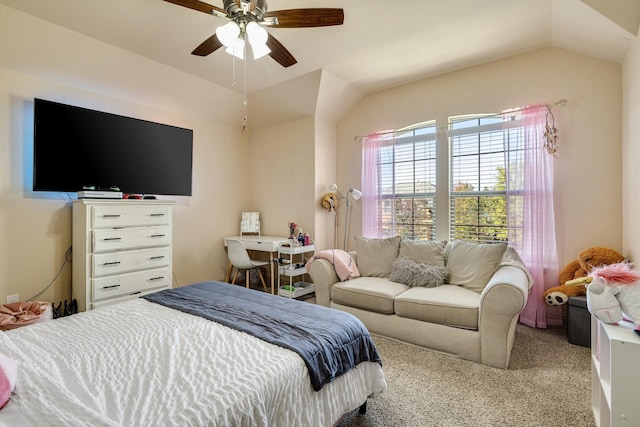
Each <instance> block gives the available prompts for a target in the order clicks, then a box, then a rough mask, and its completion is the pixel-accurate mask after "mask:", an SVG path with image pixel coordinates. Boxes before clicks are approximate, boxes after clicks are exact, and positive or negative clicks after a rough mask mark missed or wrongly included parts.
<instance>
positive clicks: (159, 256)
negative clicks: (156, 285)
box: [149, 255, 164, 260]
mask: <svg viewBox="0 0 640 427" xmlns="http://www.w3.org/2000/svg"><path fill="white" fill-rule="evenodd" d="M149 259H150V260H155V259H164V255H158V256H152V257H151V258H149Z"/></svg>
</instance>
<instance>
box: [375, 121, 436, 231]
mask: <svg viewBox="0 0 640 427" xmlns="http://www.w3.org/2000/svg"><path fill="white" fill-rule="evenodd" d="M379 159H380V160H379V161H380V163H379V171H380V172H379V177H378V180H379V189H380V197H379V199H378V203H379V206H378V211H379V212H380V213H381V215H380V216H379V218H380V221H381V229H382V235H383V236H384V237H390V236H395V235H400V236H402V237H404V238H408V239H420V240H433V239H435V221H436V205H435V198H436V126H435V122H426V123H422V124H421V125H420V127H418V128H413V129H409V130H401V131H397V132H395V133H393V134H390V135H389V140H388V141H387V142H386V143H385V144H384V145H383V146H382V147H381V149H380V157H379Z"/></svg>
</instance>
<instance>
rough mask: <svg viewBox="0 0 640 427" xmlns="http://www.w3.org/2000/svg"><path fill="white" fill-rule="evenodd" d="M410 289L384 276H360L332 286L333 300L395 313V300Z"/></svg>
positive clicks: (369, 309) (362, 307)
mask: <svg viewBox="0 0 640 427" xmlns="http://www.w3.org/2000/svg"><path fill="white" fill-rule="evenodd" d="M407 289H409V287H408V286H407V285H403V284H402V283H395V282H391V281H389V279H386V278H382V277H359V278H357V279H352V280H347V281H346V282H340V283H336V284H335V285H333V286H332V287H331V301H333V302H335V303H338V304H342V305H348V306H350V307H355V308H360V309H363V310H368V311H373V312H376V313H383V314H393V300H394V298H395V297H396V296H398V295H400V294H401V293H403V292H404V291H406V290H407Z"/></svg>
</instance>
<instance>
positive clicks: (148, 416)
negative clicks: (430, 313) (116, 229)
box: [0, 299, 386, 427]
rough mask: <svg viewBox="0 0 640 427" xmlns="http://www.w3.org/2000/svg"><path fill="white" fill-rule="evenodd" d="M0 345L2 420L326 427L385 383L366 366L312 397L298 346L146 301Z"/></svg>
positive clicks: (3, 339) (37, 328)
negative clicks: (13, 374) (8, 389)
mask: <svg viewBox="0 0 640 427" xmlns="http://www.w3.org/2000/svg"><path fill="white" fill-rule="evenodd" d="M0 352H2V353H4V354H6V355H8V356H9V357H12V358H14V359H16V360H17V361H18V362H19V367H18V381H17V385H16V390H15V392H14V394H13V395H12V398H11V401H10V402H9V404H8V405H7V406H6V407H5V409H3V410H2V411H0V425H3V423H12V424H13V423H14V422H16V420H20V421H21V422H22V423H29V424H31V425H35V426H49V425H51V426H53V425H56V426H59V425H74V426H92V427H93V426H269V425H270V426H303V425H304V426H330V425H332V424H333V423H335V422H336V421H337V420H338V419H339V418H340V416H341V415H342V414H344V413H345V412H348V411H350V410H352V409H354V408H357V407H358V406H359V405H360V404H362V403H363V402H364V401H365V399H366V398H367V397H368V396H375V395H377V394H378V393H380V392H382V391H384V390H385V389H386V383H385V379H384V374H383V372H382V369H381V367H380V365H379V364H377V363H370V362H366V363H362V364H360V365H358V367H357V368H356V369H354V370H352V371H351V372H349V373H348V374H347V375H344V376H342V377H340V378H338V379H337V380H336V381H334V382H332V383H330V384H328V385H327V386H325V387H324V388H323V389H322V390H320V391H319V392H314V391H313V389H312V387H311V382H310V380H309V374H308V372H307V369H306V367H305V365H304V362H303V361H302V359H301V358H300V357H299V356H298V355H297V354H296V353H294V352H292V351H290V350H286V349H283V348H280V347H277V346H275V345H272V344H268V343H266V342H264V341H261V340H259V339H257V338H254V337H252V336H250V335H247V334H245V333H243V332H237V331H235V330H232V329H230V328H228V327H226V326H223V325H220V324H218V323H215V322H212V321H209V320H206V319H202V318H200V317H197V316H192V315H189V314H186V313H182V312H179V311H176V310H173V309H170V308H167V307H164V306H160V305H157V304H154V303H151V302H148V301H146V300H142V299H136V300H132V301H127V302H124V303H121V304H118V305H114V306H109V307H105V308H102V309H98V310H93V311H91V312H88V313H80V314H77V315H74V316H70V317H65V318H61V319H57V320H53V321H49V322H43V323H40V324H36V325H33V326H28V327H24V328H20V329H16V330H13V331H10V332H6V333H0ZM21 417H23V418H21Z"/></svg>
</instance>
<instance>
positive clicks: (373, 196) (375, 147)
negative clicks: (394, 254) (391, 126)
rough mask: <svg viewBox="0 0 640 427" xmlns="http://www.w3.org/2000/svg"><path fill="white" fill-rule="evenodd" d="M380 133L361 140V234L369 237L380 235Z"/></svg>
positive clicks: (381, 139) (381, 143) (379, 236)
mask: <svg viewBox="0 0 640 427" xmlns="http://www.w3.org/2000/svg"><path fill="white" fill-rule="evenodd" d="M382 135H383V133H374V134H371V135H367V136H366V137H365V138H364V139H363V140H362V144H363V147H362V235H363V236H365V237H370V238H381V237H382V229H381V225H382V220H381V218H380V215H381V212H380V209H379V207H380V201H381V198H380V189H379V188H378V176H379V174H380V161H379V158H380V147H381V146H382V145H383V136H382Z"/></svg>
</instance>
